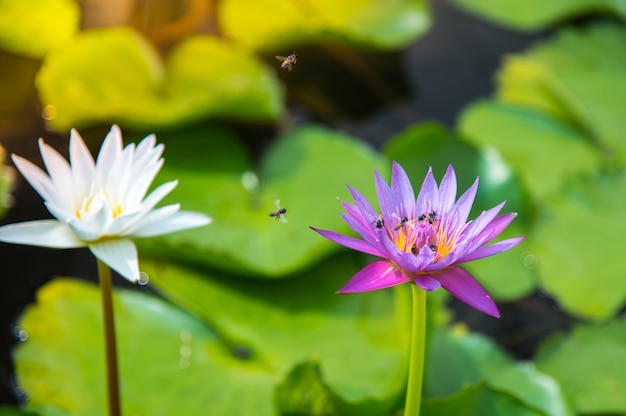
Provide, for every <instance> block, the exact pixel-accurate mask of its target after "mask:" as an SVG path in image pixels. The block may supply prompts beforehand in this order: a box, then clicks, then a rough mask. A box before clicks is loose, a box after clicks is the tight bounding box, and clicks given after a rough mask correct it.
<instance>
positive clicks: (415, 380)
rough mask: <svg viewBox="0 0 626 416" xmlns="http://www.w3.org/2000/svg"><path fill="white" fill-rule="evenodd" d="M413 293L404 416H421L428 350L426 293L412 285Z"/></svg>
mask: <svg viewBox="0 0 626 416" xmlns="http://www.w3.org/2000/svg"><path fill="white" fill-rule="evenodd" d="M410 286H411V291H412V293H413V327H412V328H411V358H410V361H409V386H408V387H407V391H406V405H405V406H404V416H419V414H420V405H421V403H422V379H423V378H424V351H425V348H426V291H425V290H423V289H422V288H420V287H419V286H417V285H416V284H414V283H411V285H410Z"/></svg>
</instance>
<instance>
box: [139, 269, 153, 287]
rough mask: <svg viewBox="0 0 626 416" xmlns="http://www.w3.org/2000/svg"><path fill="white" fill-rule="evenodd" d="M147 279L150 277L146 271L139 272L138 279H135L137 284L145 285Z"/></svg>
mask: <svg viewBox="0 0 626 416" xmlns="http://www.w3.org/2000/svg"><path fill="white" fill-rule="evenodd" d="M149 281H150V277H148V274H147V273H146V272H140V273H139V280H138V281H137V284H138V285H140V286H145V285H147V284H148V282H149Z"/></svg>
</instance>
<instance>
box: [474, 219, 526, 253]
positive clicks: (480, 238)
mask: <svg viewBox="0 0 626 416" xmlns="http://www.w3.org/2000/svg"><path fill="white" fill-rule="evenodd" d="M515 217H517V214H516V213H515V212H509V213H507V214H504V215H500V216H498V217H496V218H494V219H493V221H491V222H490V223H489V225H487V226H486V227H485V228H484V229H483V231H482V232H480V233H479V234H478V235H477V236H476V237H474V238H473V242H474V241H476V242H479V244H478V247H479V246H482V245H483V244H486V243H488V242H489V241H491V240H493V239H494V238H496V237H497V236H499V235H500V233H501V232H502V231H504V229H505V228H506V227H508V226H509V224H510V223H511V221H513V219H514V218H515Z"/></svg>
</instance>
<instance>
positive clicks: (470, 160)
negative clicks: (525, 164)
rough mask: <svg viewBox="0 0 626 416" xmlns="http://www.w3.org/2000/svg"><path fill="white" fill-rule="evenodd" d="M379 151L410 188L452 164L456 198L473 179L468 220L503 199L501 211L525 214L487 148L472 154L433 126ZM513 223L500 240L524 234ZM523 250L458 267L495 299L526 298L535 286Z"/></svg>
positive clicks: (513, 183) (510, 179) (511, 181)
mask: <svg viewBox="0 0 626 416" xmlns="http://www.w3.org/2000/svg"><path fill="white" fill-rule="evenodd" d="M384 153H385V155H386V156H387V157H388V158H389V159H391V160H395V161H397V162H398V163H400V164H401V165H402V166H403V167H404V168H405V170H406V172H407V174H408V175H409V177H410V178H411V180H412V182H413V184H414V186H415V187H417V186H419V185H420V184H421V182H422V181H423V178H424V175H425V174H426V171H427V170H428V168H429V167H431V166H432V168H433V172H434V173H435V176H436V177H437V178H439V179H440V178H441V177H442V176H443V174H444V172H445V171H446V168H447V166H448V165H449V164H452V165H453V166H454V169H455V171H456V173H457V178H458V182H459V183H458V189H459V196H460V193H461V192H463V191H464V190H465V189H467V188H469V187H470V186H471V185H472V183H473V182H474V180H475V179H476V176H479V177H480V184H479V186H478V195H477V199H476V204H475V206H474V209H473V212H472V216H473V217H475V216H476V215H477V214H479V213H480V212H481V211H482V210H485V209H489V208H492V207H494V206H495V205H497V204H499V203H500V202H502V201H503V200H506V201H507V205H506V206H505V209H504V211H507V212H508V211H513V212H518V213H521V217H522V218H523V217H524V216H526V217H529V216H530V215H529V211H530V209H529V208H528V207H527V206H526V205H525V201H524V198H523V196H524V192H523V190H522V188H521V186H520V184H519V181H518V180H517V178H516V177H515V175H513V172H512V169H511V168H509V167H508V166H507V165H506V163H505V162H504V161H502V160H501V158H500V157H499V155H498V154H497V152H496V151H495V150H494V149H493V148H486V149H485V150H482V151H478V150H476V149H475V148H474V147H472V146H470V145H468V144H467V143H465V142H463V141H461V140H459V139H458V138H456V137H455V136H454V135H453V134H452V133H450V132H448V131H447V130H446V129H445V128H444V127H443V126H441V125H440V124H438V123H422V124H419V125H416V126H412V127H410V128H409V129H407V130H406V131H404V132H403V133H401V134H399V135H398V136H396V137H394V138H393V139H392V140H391V141H389V142H388V144H387V146H386V147H385V150H384ZM416 189H417V188H416ZM519 222H520V219H519V218H518V219H516V220H515V222H514V224H513V227H514V228H511V229H509V230H508V231H506V232H505V234H504V235H503V238H507V237H517V236H520V235H524V234H525V231H524V230H523V229H522V228H521V227H520V226H519ZM526 251H527V248H525V247H524V244H522V245H519V246H517V247H514V248H513V249H511V250H509V251H507V252H505V253H501V254H499V255H497V256H494V257H489V258H487V259H484V260H481V261H478V262H470V263H467V264H466V265H464V267H465V268H467V269H468V271H470V272H472V274H473V275H474V276H475V277H476V278H477V279H478V280H479V281H480V282H481V283H482V284H483V285H484V286H485V287H486V289H488V292H489V293H490V295H491V296H492V297H494V298H495V299H498V300H510V299H515V298H518V297H520V296H523V295H525V294H528V293H529V292H530V291H532V290H533V288H534V287H535V277H534V274H533V273H532V271H530V270H529V269H528V268H527V267H526V266H525V265H524V263H523V259H524V257H525V255H526V254H525V252H526Z"/></svg>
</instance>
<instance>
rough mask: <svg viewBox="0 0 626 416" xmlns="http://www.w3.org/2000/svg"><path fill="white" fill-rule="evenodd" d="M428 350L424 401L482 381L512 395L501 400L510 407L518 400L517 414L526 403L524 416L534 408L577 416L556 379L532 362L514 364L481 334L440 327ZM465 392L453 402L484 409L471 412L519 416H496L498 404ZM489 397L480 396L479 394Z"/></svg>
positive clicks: (490, 386)
mask: <svg viewBox="0 0 626 416" xmlns="http://www.w3.org/2000/svg"><path fill="white" fill-rule="evenodd" d="M428 351H429V353H428V354H429V355H428V359H427V361H426V369H425V376H424V397H425V403H429V402H431V403H437V400H441V399H444V398H447V397H448V396H450V395H453V394H457V392H459V391H462V389H463V387H464V386H467V385H468V384H476V383H484V385H485V386H486V387H489V388H490V389H493V390H494V391H497V392H500V393H504V394H506V395H508V396H510V397H509V398H502V397H500V399H499V400H500V401H504V402H505V405H506V406H510V405H514V403H511V402H515V401H517V402H518V405H517V408H518V410H519V408H520V406H519V404H522V405H523V407H524V408H526V409H525V410H524V411H523V412H521V413H520V414H526V413H527V412H528V411H529V410H528V408H530V409H533V411H534V412H537V413H539V414H545V415H551V416H556V415H573V411H572V409H571V407H570V404H569V403H568V402H567V400H566V398H565V396H564V394H563V392H562V390H561V388H560V386H559V384H558V383H557V382H556V381H555V380H554V379H552V378H551V377H550V376H548V375H546V374H543V373H542V372H540V371H539V370H537V369H536V368H535V367H534V366H533V365H532V364H530V363H516V362H514V361H513V360H512V359H510V358H509V357H507V356H506V354H505V353H504V352H503V351H501V350H500V349H498V347H496V346H495V345H494V344H493V343H492V342H490V341H489V340H487V339H486V338H484V337H482V336H480V335H477V334H471V333H467V332H466V331H465V330H463V329H462V328H461V327H456V329H455V330H444V329H441V328H439V329H437V330H436V331H434V334H433V338H432V342H431V345H430V348H429V350H428ZM478 390H482V389H480V388H479V389H478ZM466 393H467V392H465V393H464V394H463V395H462V396H461V397H460V398H457V399H455V401H456V400H459V401H460V403H463V402H464V401H467V400H470V401H472V403H473V404H472V406H475V405H476V402H477V403H478V404H480V405H481V407H480V409H482V410H483V413H481V412H479V411H478V410H479V409H476V411H475V413H470V414H486V415H489V414H494V415H496V414H507V415H508V414H518V413H508V412H503V413H496V412H495V410H496V409H498V408H499V407H498V406H497V405H496V404H494V403H498V401H495V402H494V403H490V400H485V399H484V398H482V399H477V398H472V396H469V397H467V396H465V394H466ZM475 393H478V392H475ZM485 393H486V392H484V391H483V392H480V394H481V395H483V394H485ZM472 394H474V393H472ZM512 399H514V400H512ZM444 404H445V402H444ZM482 406H484V408H483V407H482ZM492 406H495V407H492ZM513 410H514V409H513ZM534 412H531V414H534ZM431 414H434V413H431ZM463 414H465V412H463Z"/></svg>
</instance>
